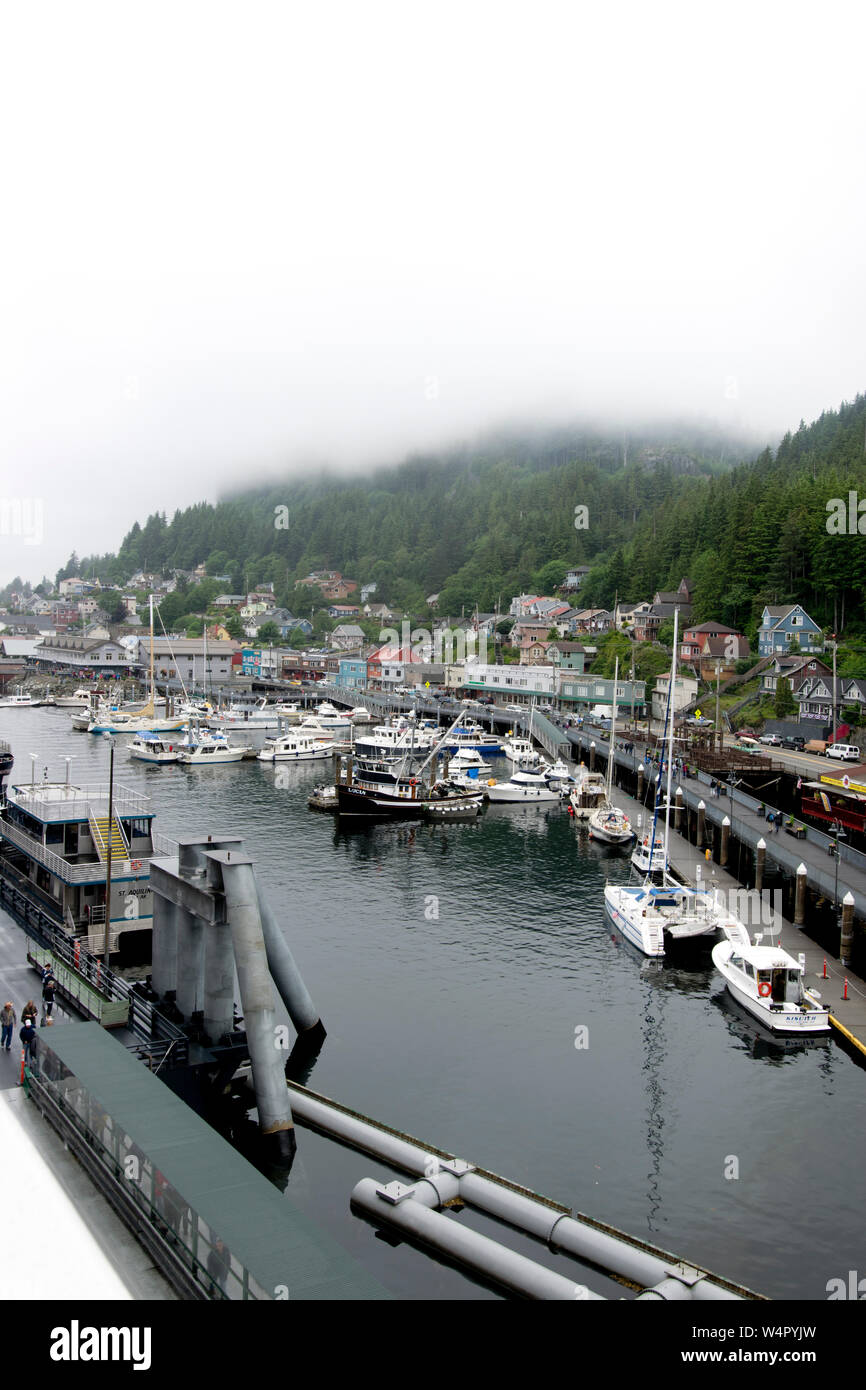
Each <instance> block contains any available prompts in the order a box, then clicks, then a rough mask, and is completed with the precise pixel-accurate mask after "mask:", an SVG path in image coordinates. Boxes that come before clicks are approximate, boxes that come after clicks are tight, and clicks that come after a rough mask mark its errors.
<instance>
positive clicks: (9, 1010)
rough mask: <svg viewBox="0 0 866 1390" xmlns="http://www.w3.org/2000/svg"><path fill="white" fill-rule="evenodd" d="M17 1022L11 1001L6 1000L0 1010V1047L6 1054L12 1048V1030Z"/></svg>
mask: <svg viewBox="0 0 866 1390" xmlns="http://www.w3.org/2000/svg"><path fill="white" fill-rule="evenodd" d="M17 1022H18V1017H17V1015H16V1013H15V1010H14V1009H13V1007H12V1000H11V999H7V1000H6V1003H5V1004H4V1005H3V1008H2V1009H0V1025H2V1035H0V1047H5V1049H6V1051H7V1052H8V1051H9V1050H10V1049H11V1047H12V1029H13V1028H14V1027H15V1024H16V1023H17Z"/></svg>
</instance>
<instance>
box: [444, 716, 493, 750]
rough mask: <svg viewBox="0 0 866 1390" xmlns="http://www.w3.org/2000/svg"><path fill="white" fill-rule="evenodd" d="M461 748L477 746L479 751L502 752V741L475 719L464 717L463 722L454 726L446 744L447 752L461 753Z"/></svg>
mask: <svg viewBox="0 0 866 1390" xmlns="http://www.w3.org/2000/svg"><path fill="white" fill-rule="evenodd" d="M461 748H476V749H477V750H478V752H479V753H501V751H502V743H501V740H500V739H499V737H498V735H496V734H488V733H486V732H485V730H484V729H482V727H481V725H480V724H478V723H476V721H475V720H474V719H464V721H463V723H462V724H460V725H458V726H457V727H456V728H452V730H451V732H450V734H449V735H448V742H447V743H446V744H445V745H444V750H445V752H446V753H459V752H460V750H461Z"/></svg>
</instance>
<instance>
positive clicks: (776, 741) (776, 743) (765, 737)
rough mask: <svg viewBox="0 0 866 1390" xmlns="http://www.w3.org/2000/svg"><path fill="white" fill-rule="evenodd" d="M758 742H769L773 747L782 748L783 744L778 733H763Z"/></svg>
mask: <svg viewBox="0 0 866 1390" xmlns="http://www.w3.org/2000/svg"><path fill="white" fill-rule="evenodd" d="M758 742H759V743H766V744H769V745H770V746H771V747H773V748H781V746H782V740H781V738H780V737H779V735H778V734H761V736H760V738H759V739H758Z"/></svg>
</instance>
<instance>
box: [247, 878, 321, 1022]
mask: <svg viewBox="0 0 866 1390" xmlns="http://www.w3.org/2000/svg"><path fill="white" fill-rule="evenodd" d="M253 878H254V879H255V870H253ZM255 887H256V895H257V899H258V905H259V913H260V915H261V919H262V933H263V936H264V940H265V951H266V952H267V957H268V969H269V970H270V972H271V976H272V978H273V981H274V984H275V985H276V987H277V989H278V991H279V994H280V998H281V999H282V1001H283V1003H284V1004H285V1006H286V1008H287V1009H288V1011H289V1018H290V1019H291V1020H292V1024H293V1025H294V1028H295V1030H296V1032H297V1033H298V1035H299V1036H300V1035H301V1034H304V1033H309V1032H310V1030H312V1029H315V1030H316V1031H317V1033H319V1034H320V1035H321V1037H322V1038H324V1036H325V1029H324V1027H323V1025H322V1020H321V1019H320V1017H319V1012H318V1009H317V1008H316V1006H315V1004H314V1003H313V1001H312V998H311V997H310V994H309V991H308V990H307V987H306V985H305V984H304V981H303V980H302V978H301V972H300V970H299V969H298V967H297V965H296V964H295V958H294V956H293V955H292V952H291V950H290V948H289V943H288V942H287V941H286V938H285V936H284V935H283V932H282V930H281V928H280V924H279V922H278V921H277V919H276V916H275V915H274V911H273V909H272V908H271V906H270V904H269V903H268V901H267V899H266V898H265V896H264V894H263V893H262V890H261V885H260V884H259V883H258V880H256V882H255Z"/></svg>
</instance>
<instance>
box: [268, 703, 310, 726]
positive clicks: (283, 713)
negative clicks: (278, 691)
mask: <svg viewBox="0 0 866 1390" xmlns="http://www.w3.org/2000/svg"><path fill="white" fill-rule="evenodd" d="M303 713H304V711H303V710H302V709H301V706H300V705H299V704H294V703H293V704H289V705H287V704H284V703H280V704H276V705H274V714H276V715H278V716H279V718H280V719H284V720H285V721H286V723H287V724H296V723H298V722H299V720H300V719H301V718H302V717H303Z"/></svg>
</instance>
